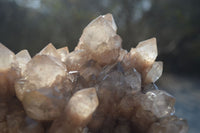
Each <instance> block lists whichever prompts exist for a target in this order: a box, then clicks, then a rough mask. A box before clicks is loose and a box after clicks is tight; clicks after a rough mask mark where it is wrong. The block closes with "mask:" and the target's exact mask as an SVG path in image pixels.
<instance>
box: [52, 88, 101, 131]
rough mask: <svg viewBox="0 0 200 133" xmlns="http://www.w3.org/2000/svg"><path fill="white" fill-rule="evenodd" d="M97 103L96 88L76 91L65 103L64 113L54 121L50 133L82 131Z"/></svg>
mask: <svg viewBox="0 0 200 133" xmlns="http://www.w3.org/2000/svg"><path fill="white" fill-rule="evenodd" d="M98 104H99V101H98V98H97V94H96V89H95V88H87V89H83V90H80V91H78V92H76V93H75V94H74V95H73V96H72V97H71V99H70V100H69V103H68V104H67V106H66V108H65V111H64V113H65V114H64V115H63V116H65V118H63V116H62V117H61V118H60V119H59V120H56V121H54V123H53V125H52V127H51V129H50V133H55V132H56V133H64V132H70V133H82V131H83V127H84V126H86V125H87V123H88V122H89V121H90V119H91V117H92V114H93V112H94V111H95V110H96V108H97V106H98Z"/></svg>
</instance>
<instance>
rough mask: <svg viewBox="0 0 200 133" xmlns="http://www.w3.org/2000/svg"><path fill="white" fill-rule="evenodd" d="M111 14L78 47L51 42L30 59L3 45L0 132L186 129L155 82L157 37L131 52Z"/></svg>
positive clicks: (182, 132) (168, 132) (173, 132)
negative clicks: (122, 44)
mask: <svg viewBox="0 0 200 133" xmlns="http://www.w3.org/2000/svg"><path fill="white" fill-rule="evenodd" d="M121 43H122V39H121V38H120V36H119V35H118V34H117V26H116V24H115V22H114V19H113V17H112V15H111V14H106V15H102V16H99V17H98V18H96V19H94V20H93V21H92V22H91V23H90V24H89V25H88V26H87V27H86V28H85V29H84V30H83V33H82V35H81V37H80V40H79V43H78V45H77V46H76V48H75V50H74V51H72V52H69V51H68V47H64V48H60V49H56V48H55V47H54V46H53V45H52V44H51V43H50V44H48V45H47V46H46V47H45V48H44V49H42V50H41V51H40V52H39V53H38V54H37V55H35V56H34V57H32V58H31V57H30V55H29V53H28V51H27V50H22V51H20V52H19V53H17V54H14V53H13V52H12V51H10V50H9V49H8V48H6V47H5V46H4V45H2V44H0V133H187V131H188V126H187V122H186V121H185V120H183V119H181V118H177V117H176V116H175V115H174V113H175V109H174V104H175V98H174V97H173V96H171V95H170V94H168V93H167V92H165V91H164V90H159V89H158V87H157V86H156V85H155V82H156V81H157V80H158V79H159V78H160V76H161V75H162V70H163V63H162V62H161V61H155V60H156V57H157V44H156V39H155V38H151V39H148V40H145V41H142V42H140V43H139V44H138V45H137V47H136V48H131V50H130V51H129V52H128V51H126V50H124V49H122V46H121Z"/></svg>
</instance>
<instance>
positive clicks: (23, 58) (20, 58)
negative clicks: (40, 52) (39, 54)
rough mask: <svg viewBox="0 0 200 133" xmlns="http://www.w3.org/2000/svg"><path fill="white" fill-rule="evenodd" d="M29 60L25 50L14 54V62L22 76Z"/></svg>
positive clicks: (29, 57)
mask: <svg viewBox="0 0 200 133" xmlns="http://www.w3.org/2000/svg"><path fill="white" fill-rule="evenodd" d="M30 60H31V56H30V54H29V52H28V51H27V50H22V51H20V52H19V53H17V54H16V62H17V63H18V67H19V68H20V69H21V74H22V75H23V73H24V70H25V68H26V64H27V63H28V62H29V61H30Z"/></svg>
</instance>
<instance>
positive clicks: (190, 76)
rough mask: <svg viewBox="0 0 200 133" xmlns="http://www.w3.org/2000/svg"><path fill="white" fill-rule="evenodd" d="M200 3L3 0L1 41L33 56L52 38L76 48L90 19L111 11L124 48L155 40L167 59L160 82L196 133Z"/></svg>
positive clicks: (187, 0)
mask: <svg viewBox="0 0 200 133" xmlns="http://www.w3.org/2000/svg"><path fill="white" fill-rule="evenodd" d="M199 6H200V1H199V0H166V1H160V0H99V1H95V0H84V1H81V0H80V1H79V0H56V1H55V0H0V42H1V43H3V44H4V45H6V46H7V47H8V48H9V49H11V50H12V51H14V52H15V53H17V52H19V51H20V50H22V49H27V50H28V51H29V52H30V54H31V55H32V56H33V55H35V54H36V53H37V52H39V51H40V50H41V49H42V48H43V47H44V46H45V45H47V44H48V43H50V42H51V43H53V44H54V45H55V47H56V48H60V47H64V46H68V47H69V49H70V50H71V51H72V50H73V49H74V47H75V46H76V45H77V43H78V40H79V37H80V36H81V34H82V30H83V29H84V27H85V26H86V25H87V24H88V23H89V22H90V21H91V20H92V19H94V18H96V17H97V16H99V15H101V14H106V13H112V14H113V17H114V19H115V22H116V24H117V26H118V34H119V35H120V36H121V37H122V39H123V42H122V43H123V48H125V49H127V50H129V49H130V48H131V47H135V46H136V45H137V44H138V42H140V41H143V40H146V39H148V38H151V37H156V38H157V43H158V51H159V56H158V58H157V60H162V61H163V62H164V75H163V77H162V78H161V79H160V82H159V83H158V84H159V86H160V87H161V88H162V89H165V90H167V91H169V92H171V93H172V95H174V96H176V97H177V107H176V108H177V115H178V116H179V117H183V118H187V119H188V121H189V126H190V133H197V132H198V131H199V130H198V129H199V127H200V125H199V122H198V121H197V120H198V118H199V117H200V114H199V112H200V108H199V104H200V103H199V101H200V88H199V85H200V77H199V75H200V69H199V68H200V8H199ZM169 73H170V74H169ZM172 73H173V74H172ZM195 101H196V102H195ZM195 116H196V117H195Z"/></svg>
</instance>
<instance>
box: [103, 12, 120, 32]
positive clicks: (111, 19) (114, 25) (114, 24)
mask: <svg viewBox="0 0 200 133" xmlns="http://www.w3.org/2000/svg"><path fill="white" fill-rule="evenodd" d="M102 17H103V18H104V19H106V20H107V21H108V23H110V25H111V27H112V28H113V30H114V31H117V26H116V23H115V20H114V18H113V16H112V14H110V13H108V14H106V15H103V16H102Z"/></svg>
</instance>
